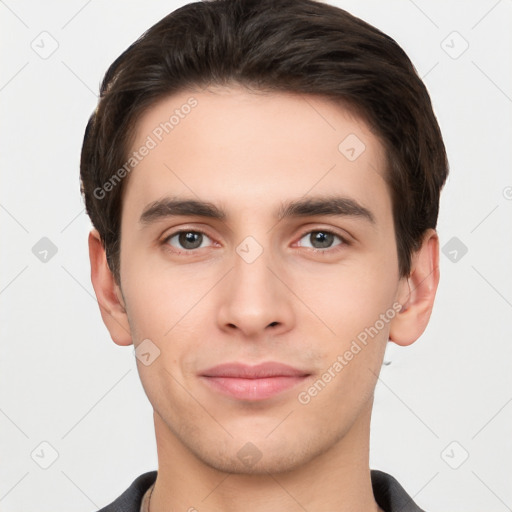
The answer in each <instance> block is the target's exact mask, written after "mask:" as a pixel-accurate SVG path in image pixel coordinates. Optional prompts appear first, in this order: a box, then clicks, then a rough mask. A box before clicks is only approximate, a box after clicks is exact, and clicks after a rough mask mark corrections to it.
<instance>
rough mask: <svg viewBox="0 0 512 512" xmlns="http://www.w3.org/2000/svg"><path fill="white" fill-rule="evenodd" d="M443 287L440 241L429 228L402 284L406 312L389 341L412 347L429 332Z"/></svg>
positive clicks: (400, 315) (401, 297)
mask: <svg viewBox="0 0 512 512" xmlns="http://www.w3.org/2000/svg"><path fill="white" fill-rule="evenodd" d="M438 284H439V238H438V236H437V233H436V231H435V230H433V229H429V230H428V231H427V232H426V233H425V235H424V237H423V242H422V244H421V247H420V248H419V249H418V250H417V251H416V252H415V253H414V254H413V256H412V262H411V273H410V274H409V276H408V277H407V278H405V277H404V278H403V279H402V282H401V283H400V287H399V292H398V296H397V300H398V301H399V302H400V304H402V310H401V311H400V312H399V313H398V314H397V315H396V316H395V318H393V320H392V322H391V326H390V332H389V339H390V341H393V342H394V343H396V344H397V345H403V346H406V345H411V344H412V343H414V342H415V341H416V340H417V339H418V338H419V337H420V336H421V335H422V334H423V332H424V331H425V329H426V327H427V325H428V321H429V319H430V315H431V313H432V308H433V306H434V299H435V296H436V291H437V286H438Z"/></svg>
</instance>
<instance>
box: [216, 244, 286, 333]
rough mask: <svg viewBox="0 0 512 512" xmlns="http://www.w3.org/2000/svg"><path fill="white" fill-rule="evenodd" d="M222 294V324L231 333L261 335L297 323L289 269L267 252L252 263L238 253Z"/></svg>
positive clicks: (223, 286) (220, 321)
mask: <svg viewBox="0 0 512 512" xmlns="http://www.w3.org/2000/svg"><path fill="white" fill-rule="evenodd" d="M223 281H224V283H223V285H222V289H221V293H220V294H219V308H218V325H219V327H220V328H221V329H222V330H224V331H227V332H230V333H233V332H237V333H239V334H243V335H244V336H246V337H252V338H258V337H261V336H265V335H268V334H270V333H271V334H272V335H277V334H281V333H284V332H286V331H288V330H290V329H291V328H292V327H293V323H294V312H293V307H292V306H293V304H292V297H291V296H292V293H291V292H290V291H289V290H288V288H287V287H286V285H285V284H284V283H285V282H286V271H285V269H284V267H283V266H280V265H279V264H278V262H277V261H272V260H271V258H270V257H269V255H268V253H267V252H266V251H263V253H262V254H261V255H260V256H259V257H258V258H257V259H256V260H255V261H252V262H248V261H246V260H245V259H244V258H243V257H241V256H239V255H238V254H235V255H234V268H233V270H232V271H231V272H229V274H228V275H227V276H226V279H224V280H223Z"/></svg>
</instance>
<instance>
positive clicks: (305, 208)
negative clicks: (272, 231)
mask: <svg viewBox="0 0 512 512" xmlns="http://www.w3.org/2000/svg"><path fill="white" fill-rule="evenodd" d="M180 215H182V216H194V217H204V218H209V219H217V220H226V218H227V214H226V212H225V211H223V210H222V209H221V208H219V207H218V206H216V205H215V204H213V203H211V202H208V201H199V200H195V199H179V198H172V197H164V198H163V199H159V200H158V201H154V202H152V203H150V204H149V205H147V206H146V207H145V208H144V211H143V212H142V215H141V216H140V219H139V222H140V223H141V224H143V225H148V224H152V223H154V222H157V221H159V220H162V219H166V218H170V217H176V216H180ZM320 215H332V216H343V217H359V218H362V219H364V220H367V221H369V222H371V223H372V224H375V216H374V215H373V213H372V212H371V211H370V210H369V209H368V208H365V207H364V206H363V205H361V204H359V203H358V202H357V201H355V200H354V199H351V198H348V197H339V196H333V197H312V198H306V199H298V200H295V201H289V202H287V203H284V204H282V205H281V207H280V208H279V209H278V211H277V213H276V217H277V219H278V220H282V219H284V218H291V217H306V216H320Z"/></svg>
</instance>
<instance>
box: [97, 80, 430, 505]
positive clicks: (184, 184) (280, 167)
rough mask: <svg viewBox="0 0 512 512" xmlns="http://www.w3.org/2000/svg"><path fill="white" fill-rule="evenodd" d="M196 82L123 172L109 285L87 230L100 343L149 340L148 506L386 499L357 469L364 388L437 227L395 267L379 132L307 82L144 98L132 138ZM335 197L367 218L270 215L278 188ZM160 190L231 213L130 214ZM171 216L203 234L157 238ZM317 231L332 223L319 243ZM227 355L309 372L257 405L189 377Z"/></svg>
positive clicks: (403, 316)
mask: <svg viewBox="0 0 512 512" xmlns="http://www.w3.org/2000/svg"><path fill="white" fill-rule="evenodd" d="M191 96H193V97H194V98H195V99H196V100H197V101H198V105H197V106H196V107H195V108H194V109H193V110H192V111H191V112H190V114H188V116H186V117H185V118H184V119H180V122H179V124H178V125H177V126H175V128H174V129H173V130H172V132H171V133H170V134H168V135H166V136H165V137H164V138H163V140H162V141H161V142H160V143H159V144H158V145H157V147H156V148H154V149H152V150H151V151H150V153H149V154H148V155H147V156H146V157H145V158H144V159H143V160H142V161H141V162H140V163H139V164H138V165H137V166H136V167H135V168H134V170H133V171H132V172H131V174H130V176H129V178H128V182H127V184H126V185H127V187H126V189H125V195H124V198H123V210H122V226H121V233H122V236H121V272H120V275H121V278H120V286H118V285H117V284H116V282H115V280H114V278H113V276H112V273H111V272H110V270H109V268H108V266H107V263H106V258H105V252H104V249H103V247H102V245H101V242H100V239H99V235H98V233H97V232H96V231H95V230H93V231H91V234H90V236H89V248H90V260H91V269H92V270H91V276H92V282H93V286H94V289H95V292H96V296H97V298H98V302H99V304H100V309H101V314H102V317H103V320H104V322H105V325H106V326H107V328H108V330H109V332H110V334H111V337H112V339H113V341H114V342H115V343H117V344H118V345H130V344H132V343H133V344H134V345H135V346H136V347H137V346H138V345H139V344H140V343H141V342H142V341H143V340H145V339H149V340H151V342H152V343H154V345H156V346H157V347H158V349H159V350H160V355H159V357H157V358H156V359H155V360H154V361H153V362H152V363H151V364H150V365H148V366H145V365H144V364H142V363H141V362H140V361H139V360H137V365H138V370H139V374H140V378H141V381H142V384H143V386H144V389H145V392H146V394H147V396H148V398H149V400H150V402H151V404H152V406H153V408H154V423H155V434H156V441H157V449H158V461H159V467H158V477H157V480H156V484H155V488H154V492H153V495H152V498H151V512H163V511H164V510H165V511H168V510H184V511H185V510H189V509H191V507H195V508H196V509H197V510H200V511H201V512H213V511H216V512H218V511H223V512H231V511H233V512H234V511H239V510H246V511H249V512H262V511H268V510H281V511H285V512H292V511H293V512H295V511H303V510H304V509H306V510H310V511H315V512H317V511H318V512H320V511H324V512H327V511H334V510H335V511H339V512H343V511H353V510H365V511H378V510H381V509H380V508H379V507H378V505H377V503H376V502H375V500H374V497H373V492H372V487H371V480H370V469H369V437H370V430H369V429H370V419H371V410H372V405H373V394H374V388H375V385H376V381H377V376H378V374H379V371H380V368H381V364H382V360H383V356H384V351H385V348H386V344H387V342H388V340H391V341H392V342H394V343H397V344H399V345H404V346H405V345H409V344H411V343H413V342H414V341H415V340H416V339H417V338H418V337H419V336H420V335H421V334H422V332H423V331H424V329H425V328H426V326H427V323H428V320H429V317H430V313H431V310H432V306H433V302H434V297H435V293H436V289H437V285H438V280H439V271H438V253H439V246H438V238H437V235H436V233H435V231H434V230H429V231H428V232H426V233H425V236H424V240H423V244H422V246H421V248H420V249H419V251H418V252H416V253H415V254H414V255H413V259H412V271H411V274H410V275H409V276H407V277H404V278H400V276H399V272H398V256H397V249H396V242H395V232H394V226H393V217H392V204H391V198H390V194H389V190H388V187H387V185H386V182H385V180H384V173H385V169H386V158H385V153H384V149H383V146H382V144H381V142H380V141H379V139H378V137H377V136H376V135H375V134H374V133H373V132H372V131H371V130H370V129H369V127H368V126H367V125H366V124H365V123H364V122H363V121H362V120H361V119H358V118H357V117H355V116H354V115H351V114H350V113H349V112H348V111H347V110H346V109H345V108H343V107H342V106H340V105H339V104H334V103H332V102H330V101H329V100H327V99H323V98H321V97H318V96H311V95H308V96H304V95H298V94H290V93H261V92H258V93H256V92H254V91H252V92H251V91H248V90H247V89H245V88H242V87H240V86H235V85H232V86H230V87H224V88H220V87H217V88H210V89H207V90H203V91H183V92H181V93H179V94H176V95H173V96H171V97H168V98H165V99H164V100H162V101H160V102H159V103H158V104H156V105H154V106H153V107H152V108H151V109H149V110H148V111H147V112H146V113H145V115H144V116H143V117H142V118H141V119H140V120H139V122H138V125H137V131H136V137H135V140H134V142H133V148H132V149H133V150H136V149H137V148H139V147H140V146H141V145H142V144H143V143H144V141H145V140H146V139H147V136H148V135H149V134H151V133H152V132H153V130H154V129H155V127H156V126H158V125H159V123H161V122H162V121H164V120H166V119H168V118H169V116H170V114H172V112H173V111H174V110H175V109H176V108H180V106H181V105H183V104H184V103H186V102H187V100H188V99H189V98H190V97H191ZM349 134H355V135H356V136H357V137H358V138H359V139H360V140H361V141H363V142H364V144H365V146H366V149H365V150H364V152H363V153H362V154H361V155H360V156H359V157H358V158H357V159H356V160H354V161H349V160H348V159H347V158H346V157H345V155H344V154H342V153H341V152H340V151H339V149H338V146H339V144H340V142H341V141H343V140H344V139H345V137H347V135H349ZM332 195H339V196H343V197H347V198H351V199H353V200H354V201H357V202H358V203H359V204H360V205H362V206H364V207H365V208H367V209H368V210H369V211H371V213H372V214H373V216H374V219H375V222H370V221H369V220H367V219H366V218H364V217H362V216H355V215H339V216H334V215H308V216H300V217H290V218H283V219H281V220H279V219H278V217H277V216H276V212H277V210H278V208H279V207H280V206H281V205H282V204H283V203H286V202H288V201H293V200H297V199H301V198H302V199H303V198H312V197H319V198H321V197H324V198H325V197H327V196H332ZM165 196H173V197H175V198H182V199H196V200H204V201H209V202H211V203H214V204H215V205H217V206H218V207H219V208H222V209H223V210H224V211H225V213H226V217H225V219H223V220H219V219H210V218H203V217H200V216H193V215H187V216H177V217H168V218H161V219H159V220H157V221H155V222H154V223H150V224H143V223H141V222H140V216H141V214H142V212H143V211H144V209H145V208H146V207H147V206H148V205H150V204H151V203H152V202H154V201H156V200H159V199H162V198H163V197H165ZM181 228H184V229H186V230H189V231H199V232H203V233H205V235H204V237H203V239H202V240H203V242H202V245H201V247H200V248H196V249H186V248H184V247H183V245H181V246H180V244H179V237H177V236H175V237H173V238H169V237H170V235H173V234H174V233H175V232H176V230H177V229H181ZM315 230H316V231H322V232H330V233H333V234H335V235H336V236H334V237H331V238H328V240H331V242H330V246H327V247H325V246H324V247H323V248H322V247H320V249H319V250H318V251H317V252H314V251H313V248H315V247H316V248H317V249H318V247H319V245H318V242H316V241H315V238H314V237H312V236H311V232H312V231H313V232H314V231H315ZM247 236H251V237H253V238H254V239H255V240H256V241H257V243H258V244H259V245H260V246H261V248H262V249H263V252H262V253H261V255H259V257H257V258H256V259H255V261H253V262H252V263H247V261H245V260H244V258H242V257H241V256H240V255H239V253H237V251H236V249H237V247H238V246H239V244H240V243H241V242H242V241H243V240H244V239H245V238H246V237H247ZM338 236H341V237H343V239H344V240H345V242H343V241H342V239H341V238H338ZM250 250H254V248H253V249H250ZM187 251H188V252H187ZM253 254H254V253H253ZM396 303H398V304H400V305H401V306H402V310H401V312H400V313H397V314H396V315H394V317H393V318H392V319H391V320H390V321H389V322H388V323H386V324H385V326H384V328H382V329H381V330H380V331H379V333H378V335H376V336H374V337H373V338H371V339H370V341H369V342H368V344H367V345H366V346H364V347H363V348H362V350H361V351H360V352H358V353H357V355H355V356H354V357H353V359H352V360H350V361H349V362H348V363H347V364H346V365H345V366H344V367H343V369H342V371H340V372H339V373H337V374H336V376H335V377H334V378H332V380H331V381H330V382H329V383H328V384H327V385H326V386H325V387H324V388H323V389H322V390H321V392H319V393H318V394H317V395H316V396H314V397H312V398H311V400H310V401H309V403H307V404H303V403H300V401H299V400H298V394H299V393H300V392H301V391H304V390H307V389H308V388H309V387H310V386H311V385H312V383H313V382H315V381H317V380H318V378H319V377H321V376H322V374H324V372H325V371H326V369H327V368H329V367H332V364H333V363H334V362H335V361H336V360H337V357H338V355H340V354H341V355H342V354H344V352H345V351H346V350H348V349H349V348H350V345H351V342H352V341H353V340H354V339H355V338H356V336H357V335H358V334H359V333H361V332H362V331H363V330H364V329H365V327H368V326H372V325H374V324H375V322H376V320H378V319H379V315H381V314H384V313H385V312H386V311H389V310H390V308H392V307H393V304H396ZM232 361H238V362H243V363H246V364H250V365H254V364H258V363H261V362H265V361H278V362H283V363H286V364H289V365H291V366H294V367H297V368H300V369H303V370H307V372H308V373H310V377H308V378H307V379H306V381H305V382H304V383H301V384H300V385H299V386H296V387H294V388H292V389H289V390H286V391H284V392H282V393H280V394H278V395H276V396H273V397H271V398H269V399H266V400H263V401H259V402H249V401H243V400H236V399H233V398H230V397H226V396H224V395H221V394H219V393H217V392H215V391H213V390H212V389H211V388H210V387H208V386H206V385H205V384H204V383H203V382H202V380H201V379H200V378H199V377H198V374H199V373H200V372H201V371H202V370H205V369H206V368H209V367H212V366H214V365H217V364H220V363H224V362H232ZM246 443H252V445H249V446H250V448H249V449H250V450H253V452H254V453H259V455H260V456H261V458H260V459H259V460H258V461H257V462H256V463H254V464H252V465H250V466H249V465H247V464H244V462H243V461H242V460H241V459H240V458H239V457H238V456H237V453H238V451H239V450H240V449H241V448H242V447H243V446H244V445H246ZM253 445H254V447H253ZM246 449H247V448H246Z"/></svg>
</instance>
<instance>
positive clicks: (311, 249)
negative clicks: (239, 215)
mask: <svg viewBox="0 0 512 512" xmlns="http://www.w3.org/2000/svg"><path fill="white" fill-rule="evenodd" d="M317 232H320V233H325V234H328V235H334V236H335V237H337V238H338V239H339V240H340V242H341V243H340V244H338V245H335V246H334V247H328V248H326V249H317V248H315V247H307V249H308V251H309V252H312V253H315V254H318V253H322V254H326V253H327V254H333V253H335V252H337V251H339V250H342V249H343V247H345V246H350V245H351V242H349V241H348V240H347V238H346V237H344V236H342V235H340V234H338V233H336V232H334V231H331V230H328V229H321V228H320V229H310V230H308V231H304V232H303V233H302V234H301V235H300V236H299V238H298V240H301V239H302V238H304V236H306V235H308V234H311V233H317ZM181 233H198V234H201V235H204V236H206V237H208V238H210V239H211V240H213V239H212V237H211V236H209V235H208V233H206V232H204V231H201V230H199V229H187V228H184V229H179V230H178V231H173V232H172V233H171V234H169V235H168V236H166V237H165V238H164V239H163V240H162V245H164V246H165V249H166V250H168V251H169V252H171V253H173V254H178V255H182V254H187V255H189V256H194V253H196V252H197V249H188V250H187V249H183V250H177V249H176V248H172V249H171V247H172V246H170V245H169V240H170V239H171V238H174V237H175V236H176V235H179V234H181ZM299 247H300V246H299Z"/></svg>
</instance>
